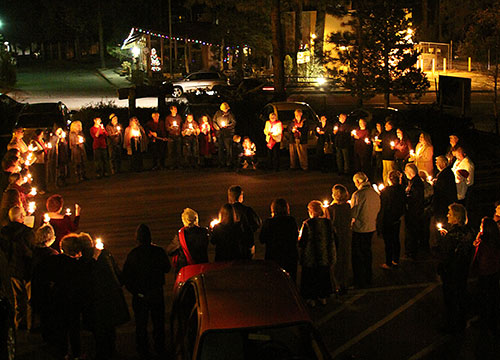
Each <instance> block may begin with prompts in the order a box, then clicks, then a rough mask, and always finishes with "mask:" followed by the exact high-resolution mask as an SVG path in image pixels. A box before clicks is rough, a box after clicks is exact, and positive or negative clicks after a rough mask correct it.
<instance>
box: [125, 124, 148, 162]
mask: <svg viewBox="0 0 500 360" xmlns="http://www.w3.org/2000/svg"><path fill="white" fill-rule="evenodd" d="M147 140H148V138H147V136H146V132H145V131H144V129H143V127H142V126H141V124H140V122H139V119H138V118H137V117H135V116H133V117H131V118H130V120H129V125H128V127H127V128H126V129H125V135H124V137H123V147H124V148H125V150H127V155H129V156H130V170H131V171H136V172H140V171H142V169H143V162H142V153H143V152H146V150H147V148H148V143H147Z"/></svg>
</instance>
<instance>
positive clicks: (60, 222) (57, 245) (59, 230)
mask: <svg viewBox="0 0 500 360" xmlns="http://www.w3.org/2000/svg"><path fill="white" fill-rule="evenodd" d="M45 206H46V208H47V211H48V216H49V218H50V225H52V227H53V228H54V231H55V233H56V241H54V243H53V244H52V248H53V249H55V250H57V251H59V252H60V251H61V240H62V238H63V237H64V236H65V235H66V234H69V233H72V232H75V231H76V230H78V225H79V223H80V209H81V208H80V206H79V205H78V204H75V216H74V218H73V219H71V217H70V216H69V215H63V214H62V213H61V212H62V210H63V206H64V199H63V197H62V196H61V195H59V194H54V195H52V196H50V197H49V198H48V199H47V202H46V204H45Z"/></svg>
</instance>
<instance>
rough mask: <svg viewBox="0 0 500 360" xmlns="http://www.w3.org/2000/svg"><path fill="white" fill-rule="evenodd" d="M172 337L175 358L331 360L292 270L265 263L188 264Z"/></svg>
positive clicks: (179, 282)
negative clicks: (294, 281)
mask: <svg viewBox="0 0 500 360" xmlns="http://www.w3.org/2000/svg"><path fill="white" fill-rule="evenodd" d="M171 335H172V348H173V351H174V358H175V359H198V360H208V359H218V360H220V359H231V360H237V359H242V360H247V359H255V360H262V359H274V360H279V359H330V355H329V354H328V352H327V351H326V349H325V347H324V345H323V343H322V342H321V340H320V339H319V336H318V333H317V331H316V330H315V329H314V327H313V325H312V321H311V318H310V317H309V314H308V312H307V310H306V307H305V305H304V303H303V301H302V299H301V298H300V296H299V294H298V292H297V290H296V287H295V285H294V284H293V283H292V281H291V280H290V278H289V276H288V274H287V273H286V272H285V271H284V270H283V269H281V268H280V267H278V266H277V265H275V264H273V263H270V262H266V261H248V262H228V263H215V264H201V265H190V266H186V267H184V268H183V269H182V270H181V272H180V273H179V275H178V277H177V280H176V283H175V290H174V304H173V308H172V316H171Z"/></svg>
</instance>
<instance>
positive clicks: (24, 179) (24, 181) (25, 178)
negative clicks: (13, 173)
mask: <svg viewBox="0 0 500 360" xmlns="http://www.w3.org/2000/svg"><path fill="white" fill-rule="evenodd" d="M27 182H28V177H27V176H25V177H24V178H23V183H24V184H26V183H27Z"/></svg>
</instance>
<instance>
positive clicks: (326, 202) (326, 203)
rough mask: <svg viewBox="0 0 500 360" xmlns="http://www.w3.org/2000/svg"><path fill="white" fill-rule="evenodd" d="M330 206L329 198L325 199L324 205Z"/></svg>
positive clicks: (325, 206)
mask: <svg viewBox="0 0 500 360" xmlns="http://www.w3.org/2000/svg"><path fill="white" fill-rule="evenodd" d="M329 206H330V202H329V201H328V200H323V207H324V208H327V207H329Z"/></svg>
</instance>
